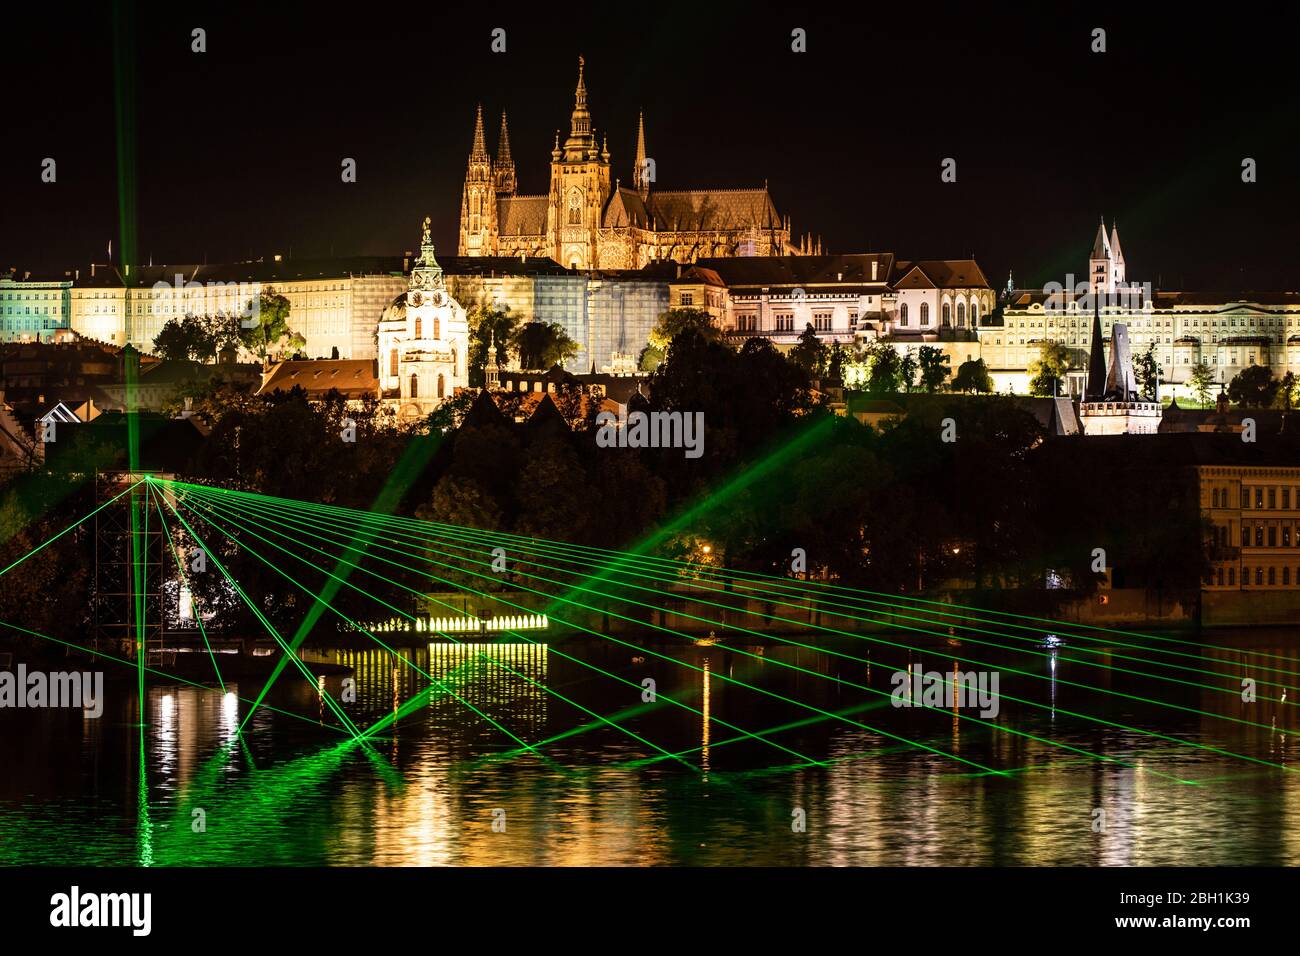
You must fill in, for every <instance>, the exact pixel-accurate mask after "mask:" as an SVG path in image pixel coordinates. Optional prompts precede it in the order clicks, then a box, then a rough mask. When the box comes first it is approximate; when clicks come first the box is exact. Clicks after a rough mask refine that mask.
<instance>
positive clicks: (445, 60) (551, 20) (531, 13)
mask: <svg viewBox="0 0 1300 956" xmlns="http://www.w3.org/2000/svg"><path fill="white" fill-rule="evenodd" d="M449 6H450V5H447V4H402V5H385V4H380V3H376V4H354V5H348V6H347V7H337V6H335V5H330V4H311V5H307V4H304V5H301V6H298V5H284V6H279V5H277V8H275V9H270V8H267V7H262V8H258V9H257V10H256V12H240V11H238V10H237V9H236V8H235V7H234V5H227V4H217V3H212V4H185V3H168V4H165V5H163V4H159V5H156V6H153V5H147V4H145V5H139V6H136V7H135V8H134V13H133V14H132V17H133V20H134V31H133V32H134V40H133V44H134V53H133V55H132V54H131V53H130V50H129V49H128V53H127V56H128V59H129V60H133V62H134V104H135V106H134V113H135V119H134V123H133V124H131V123H128V124H127V125H126V129H125V133H126V134H127V135H128V136H129V137H134V140H133V144H134V150H135V154H136V174H135V177H134V182H135V184H136V200H137V201H136V203H135V209H136V212H135V215H136V223H137V229H138V251H139V258H140V260H141V261H142V262H143V261H148V259H149V257H150V256H151V255H152V257H153V261H154V262H155V263H164V262H193V261H203V260H204V259H206V260H208V261H212V262H217V261H228V260H231V259H241V258H247V257H249V256H250V255H252V256H261V255H267V256H269V255H271V254H274V253H282V254H286V255H288V254H290V253H291V254H292V255H294V256H298V257H305V256H318V255H330V254H335V255H371V254H374V255H380V254H393V255H396V254H400V253H401V252H402V251H404V250H406V249H410V248H412V247H414V245H415V244H416V243H417V241H418V235H419V225H420V220H421V219H422V218H423V217H424V216H425V215H426V214H427V215H430V216H432V218H433V230H434V239H435V241H436V243H437V244H438V248H439V251H440V252H443V253H445V254H454V252H455V246H456V227H457V219H458V215H459V210H460V194H461V185H462V182H463V178H464V171H465V162H466V158H467V155H468V152H469V147H470V139H471V133H472V127H473V118H474V107H475V104H476V103H477V102H479V101H481V102H482V103H483V107H484V111H485V116H486V119H487V127H488V144H489V149H491V150H492V151H493V153H495V148H496V144H495V141H496V133H497V127H498V125H499V123H500V112H501V110H502V108H505V109H506V110H507V111H508V113H509V115H510V129H511V145H512V148H513V153H514V158H515V162H516V166H517V168H518V172H519V178H520V188H521V191H522V192H526V193H536V192H544V191H545V190H546V188H547V184H548V176H549V168H548V163H549V158H550V150H551V146H552V140H553V135H554V131H555V130H556V129H557V128H558V129H561V130H562V131H567V128H568V122H569V112H570V110H571V109H572V103H573V87H574V83H575V79H576V65H577V57H578V55H579V54H580V53H581V54H582V55H584V56H585V57H586V60H587V84H588V88H589V90H590V107H591V111H592V115H593V122H594V124H595V125H596V128H597V131H598V133H602V132H606V131H607V132H608V134H609V148H610V150H611V152H612V153H613V162H614V166H615V169H614V174H615V175H616V176H619V177H621V178H622V180H623V181H624V183H628V182H629V181H630V179H631V174H632V162H633V156H634V148H635V143H636V118H637V111H638V109H640V108H644V109H645V112H646V124H647V137H648V141H649V153H650V155H651V156H652V157H653V158H654V159H655V161H656V167H657V175H658V181H657V184H656V185H657V186H658V187H660V188H663V189H673V188H687V187H736V186H759V185H762V183H763V181H764V179H767V180H768V181H769V183H770V187H771V189H772V192H773V195H774V197H775V200H776V202H777V206H778V209H779V210H780V211H781V212H782V213H783V214H789V215H790V216H792V217H793V223H794V230H795V232H796V233H802V232H804V231H810V232H814V233H820V234H821V235H822V236H823V238H824V243H825V246H826V248H827V249H828V251H834V252H868V251H893V252H894V253H896V254H897V255H898V256H899V257H901V258H925V257H935V258H937V257H958V256H962V257H964V256H967V255H971V254H974V256H975V257H976V258H977V259H978V260H979V262H980V264H981V265H982V266H983V267H984V270H985V273H986V274H987V276H988V278H989V280H990V282H991V283H992V284H993V285H995V286H1001V285H1003V284H1004V283H1005V282H1006V277H1007V270H1008V268H1013V269H1014V270H1015V276H1016V280H1017V284H1018V285H1029V284H1041V283H1043V282H1045V281H1048V280H1051V279H1056V280H1063V279H1064V273H1065V272H1066V270H1072V271H1074V272H1075V273H1076V274H1080V275H1081V274H1082V273H1083V272H1084V270H1085V269H1086V266H1087V255H1088V251H1089V248H1090V246H1091V241H1092V236H1093V234H1094V232H1095V229H1096V224H1097V218H1098V216H1099V215H1100V214H1102V213H1104V214H1105V215H1106V219H1107V223H1108V225H1109V223H1110V221H1111V220H1112V218H1114V219H1118V221H1119V228H1120V234H1121V239H1122V243H1123V247H1124V251H1125V255H1126V257H1127V259H1128V268H1129V278H1130V279H1134V280H1138V281H1142V280H1150V281H1152V282H1153V283H1158V284H1159V285H1161V286H1163V287H1164V288H1210V287H1217V288H1239V289H1243V290H1247V289H1270V288H1271V289H1277V288H1283V287H1289V288H1292V289H1300V263H1298V262H1297V261H1296V256H1295V253H1294V250H1295V242H1294V239H1293V230H1294V228H1295V224H1296V221H1297V215H1296V213H1297V210H1298V209H1300V169H1298V168H1297V164H1296V160H1295V157H1296V155H1297V150H1296V146H1297V139H1300V133H1298V132H1297V122H1296V119H1297V117H1296V108H1295V105H1294V104H1295V103H1296V102H1298V101H1300V100H1297V95H1296V94H1297V89H1296V87H1297V80H1296V78H1295V76H1294V75H1293V74H1294V73H1295V69H1294V60H1295V51H1294V42H1293V38H1292V37H1291V35H1290V34H1289V32H1288V31H1286V30H1285V29H1282V28H1281V26H1279V25H1276V24H1274V25H1270V24H1268V23H1267V22H1266V21H1264V20H1262V19H1261V18H1260V17H1258V16H1256V15H1254V14H1252V13H1250V12H1248V11H1247V9H1246V8H1244V7H1243V8H1240V9H1241V11H1242V15H1241V18H1240V19H1239V20H1233V19H1231V16H1232V14H1233V12H1234V10H1233V9H1232V8H1227V9H1217V8H1215V9H1211V8H1205V7H1200V6H1195V7H1194V6H1192V5H1185V6H1183V7H1181V8H1179V7H1169V8H1167V9H1166V10H1165V11H1164V12H1163V13H1154V12H1153V13H1151V14H1144V15H1135V14H1133V13H1131V12H1130V11H1129V10H1128V9H1127V8H1126V7H1127V5H1121V4H1113V5H1095V4H1094V5H1089V6H1084V7H1080V8H1079V9H1078V11H1077V12H1069V11H1068V10H1064V9H1062V10H1058V9H1056V8H1055V7H1053V8H1051V9H1048V8H1047V6H1046V5H1043V9H1042V10H1041V12H1038V13H1034V14H1028V13H1025V12H1021V11H1017V10H1006V11H1003V10H1000V9H997V8H996V7H995V6H994V5H988V4H978V5H963V7H961V8H955V9H953V10H945V9H944V7H943V6H941V5H934V4H903V5H892V6H893V7H894V8H895V9H893V10H891V11H888V12H881V10H880V8H879V6H878V5H862V4H854V5H853V7H851V8H840V7H837V6H834V5H824V6H820V5H819V6H806V7H802V8H801V7H798V6H794V5H790V4H781V5H778V6H773V7H771V8H764V7H762V6H761V5H759V4H754V3H743V4H734V5H733V4H725V3H714V2H711V0H709V2H702V3H695V4H690V5H682V6H675V5H672V4H661V3H625V4H620V5H618V7H617V11H616V12H611V11H615V8H614V6H613V5H607V4H603V3H592V2H586V3H564V2H561V3H549V4H548V3H540V4H539V3H534V4H530V5H528V6H527V7H525V8H522V10H523V12H520V13H518V14H516V13H511V12H510V11H509V9H508V8H507V7H506V6H503V5H501V4H490V5H489V4H482V5H477V6H478V7H480V8H481V9H485V10H487V9H490V10H491V11H492V12H490V13H484V14H481V15H480V14H478V13H476V12H475V11H474V10H473V9H470V10H468V11H466V10H452V9H449ZM28 7H29V8H28V9H23V10H16V9H13V10H7V11H6V17H7V18H8V22H7V23H6V33H7V34H8V39H7V42H6V43H5V57H4V60H3V67H2V69H3V71H4V88H5V90H6V92H7V96H6V98H5V115H4V127H5V136H4V144H5V145H4V149H3V150H0V182H3V183H4V192H3V199H2V200H0V203H2V205H0V208H2V209H3V214H0V267H3V268H7V267H9V266H16V267H18V268H19V269H20V270H21V269H30V270H32V271H33V272H36V273H47V272H56V273H62V272H63V271H64V270H65V269H72V268H78V267H80V268H85V266H86V265H87V263H89V262H90V261H92V260H94V261H101V262H102V261H103V260H104V258H105V254H106V251H105V246H106V245H107V243H108V241H109V240H110V239H113V240H114V250H115V255H117V254H119V253H120V249H121V240H120V239H119V235H120V233H119V229H120V224H119V209H118V205H119V203H118V195H119V192H118V175H117V158H116V157H117V152H118V149H117V145H118V136H119V130H118V126H119V124H118V121H117V113H116V109H115V96H114V88H115V76H117V75H118V69H117V67H115V62H114V28H113V14H112V10H111V8H110V7H109V6H108V5H105V6H104V7H103V9H101V10H99V11H96V12H86V11H85V10H82V9H81V8H78V7H72V6H64V5H61V4H54V3H49V4H30V5H28ZM1099 11H1100V12H1099ZM196 26H199V27H203V28H205V29H206V30H207V42H208V52H206V53H204V54H195V53H192V52H190V42H191V40H190V31H191V30H192V29H193V28H194V27H196ZM497 26H500V27H503V28H505V29H506V31H507V52H506V53H505V54H493V53H492V52H491V51H490V47H489V44H490V39H491V37H490V33H491V30H492V28H493V27H497ZM1096 26H1101V27H1105V28H1106V29H1107V34H1108V36H1107V42H1108V52H1107V53H1105V54H1100V55H1098V54H1093V53H1091V52H1090V50H1089V46H1090V42H1091V37H1090V33H1091V30H1092V28H1093V27H1096ZM794 27H803V28H804V29H806V30H807V32H808V52H807V53H803V54H796V53H792V52H791V51H790V31H791V29H793V28H794ZM128 72H129V71H128ZM127 89H130V82H128V84H127ZM131 142H132V141H131V140H128V141H127V145H130V144H131ZM46 156H51V157H54V158H55V159H56V160H57V162H58V182H57V183H56V184H54V185H47V184H42V183H41V182H40V178H39V177H40V168H41V161H42V159H43V158H44V157H46ZM947 156H951V157H954V158H956V160H957V163H958V181H957V183H956V184H944V183H941V182H940V178H939V172H940V161H941V160H942V159H943V158H944V157H947ZM1246 156H1250V157H1254V158H1255V159H1256V160H1257V161H1258V164H1259V172H1258V175H1259V182H1257V183H1255V184H1251V185H1247V184H1243V183H1242V182H1241V166H1240V164H1241V160H1242V158H1243V157H1246ZM343 157H354V158H355V159H356V160H357V164H358V182H357V183H356V184H343V183H342V182H340V162H341V160H342V159H343Z"/></svg>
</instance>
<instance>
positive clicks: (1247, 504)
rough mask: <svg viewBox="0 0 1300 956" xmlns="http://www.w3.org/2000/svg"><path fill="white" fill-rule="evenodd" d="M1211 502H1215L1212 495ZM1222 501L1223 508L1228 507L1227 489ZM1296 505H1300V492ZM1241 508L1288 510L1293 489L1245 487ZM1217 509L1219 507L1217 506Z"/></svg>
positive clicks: (1243, 488) (1224, 491)
mask: <svg viewBox="0 0 1300 956" xmlns="http://www.w3.org/2000/svg"><path fill="white" fill-rule="evenodd" d="M1211 500H1213V494H1211ZM1221 500H1222V502H1223V507H1225V508H1226V507H1228V491H1227V489H1226V488H1225V489H1224V490H1223V494H1222V498H1221ZM1266 502H1267V504H1266ZM1279 502H1280V505H1279ZM1296 504H1297V505H1300V492H1297V494H1296ZM1241 506H1242V507H1243V508H1265V507H1267V508H1268V509H1270V510H1272V509H1275V508H1278V507H1281V508H1283V509H1288V508H1290V507H1291V489H1290V488H1280V489H1279V488H1264V487H1260V486H1258V485H1255V486H1245V485H1243V486H1242V489H1241ZM1215 507H1219V506H1218V505H1215Z"/></svg>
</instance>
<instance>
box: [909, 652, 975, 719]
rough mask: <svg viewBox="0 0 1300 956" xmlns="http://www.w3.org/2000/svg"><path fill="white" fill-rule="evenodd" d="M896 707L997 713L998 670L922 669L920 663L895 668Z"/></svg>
mask: <svg viewBox="0 0 1300 956" xmlns="http://www.w3.org/2000/svg"><path fill="white" fill-rule="evenodd" d="M891 680H892V682H893V685H894V692H893V694H891V695H890V697H891V698H892V699H891V700H890V703H891V704H893V705H894V706H895V707H943V708H953V707H956V708H959V709H963V710H978V711H979V715H980V716H981V717H996V716H997V715H998V711H999V709H1000V706H1001V705H1000V698H999V697H998V672H997V671H959V670H954V671H952V672H950V673H945V672H943V671H923V670H921V665H920V664H913V665H912V666H911V667H909V668H908V669H907V670H903V671H894V674H893V677H892V678H891Z"/></svg>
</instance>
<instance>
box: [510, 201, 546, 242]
mask: <svg viewBox="0 0 1300 956" xmlns="http://www.w3.org/2000/svg"><path fill="white" fill-rule="evenodd" d="M548 202H549V200H548V199H547V197H545V196H503V197H502V198H500V199H498V200H497V223H498V225H499V228H500V231H501V235H503V236H545V235H546V207H547V203H548Z"/></svg>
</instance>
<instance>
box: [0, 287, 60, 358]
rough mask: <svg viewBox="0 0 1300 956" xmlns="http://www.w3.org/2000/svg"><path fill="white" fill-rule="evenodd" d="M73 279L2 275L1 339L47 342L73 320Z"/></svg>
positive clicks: (0, 301) (4, 340)
mask: <svg viewBox="0 0 1300 956" xmlns="http://www.w3.org/2000/svg"><path fill="white" fill-rule="evenodd" d="M71 290H72V280H71V279H70V278H68V279H33V278H32V276H31V273H24V274H22V275H19V274H18V273H5V274H4V275H0V342H48V341H50V340H51V339H53V338H54V337H55V336H56V335H57V333H58V332H59V330H60V329H67V328H69V327H70V324H71V310H72V293H71Z"/></svg>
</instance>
